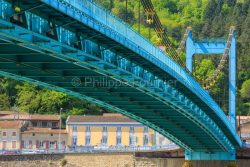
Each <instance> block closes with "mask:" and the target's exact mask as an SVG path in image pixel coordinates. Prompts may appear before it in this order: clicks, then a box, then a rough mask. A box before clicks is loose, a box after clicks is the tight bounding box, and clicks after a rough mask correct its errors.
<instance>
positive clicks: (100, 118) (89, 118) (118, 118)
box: [67, 114, 136, 123]
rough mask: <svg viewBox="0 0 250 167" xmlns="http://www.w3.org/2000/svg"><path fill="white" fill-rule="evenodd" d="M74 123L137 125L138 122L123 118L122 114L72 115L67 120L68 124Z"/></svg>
mask: <svg viewBox="0 0 250 167" xmlns="http://www.w3.org/2000/svg"><path fill="white" fill-rule="evenodd" d="M73 122H79V123H80V122H81V123H83V122H131V123H132V122H133V123H136V121H134V120H132V119H130V118H128V117H125V116H122V115H120V114H117V115H115V114H110V115H107V114H105V115H86V116H83V115H72V116H69V117H68V119H67V123H73Z"/></svg>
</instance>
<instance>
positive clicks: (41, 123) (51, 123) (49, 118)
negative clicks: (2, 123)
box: [0, 111, 60, 128]
mask: <svg viewBox="0 0 250 167" xmlns="http://www.w3.org/2000/svg"><path fill="white" fill-rule="evenodd" d="M1 113H2V112H0V115H1ZM4 113H7V112H6V111H5V112H3V113H2V116H0V120H8V121H12V120H19V121H26V122H28V125H29V126H30V127H40V128H59V123H60V116H59V115H42V114H28V113H25V112H9V113H10V114H5V115H3V114H4Z"/></svg>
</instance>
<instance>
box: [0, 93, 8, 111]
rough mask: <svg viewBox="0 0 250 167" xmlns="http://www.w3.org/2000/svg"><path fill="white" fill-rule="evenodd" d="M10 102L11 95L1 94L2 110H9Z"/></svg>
mask: <svg viewBox="0 0 250 167" xmlns="http://www.w3.org/2000/svg"><path fill="white" fill-rule="evenodd" d="M9 109H10V102H9V97H8V95H6V94H0V110H9Z"/></svg>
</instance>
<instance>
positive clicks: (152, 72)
mask: <svg viewBox="0 0 250 167" xmlns="http://www.w3.org/2000/svg"><path fill="white" fill-rule="evenodd" d="M0 2H1V3H0V5H1V6H0V75H1V76H5V77H9V78H12V79H15V80H20V81H26V82H29V83H32V84H35V85H38V86H42V87H45V88H49V89H52V90H57V91H61V92H64V93H66V94H68V95H71V96H74V97H77V98H79V99H84V100H87V101H89V102H91V103H95V104H97V105H99V106H102V107H105V108H107V109H109V110H111V111H114V112H118V113H122V114H124V115H126V116H128V117H130V118H132V119H135V120H137V121H139V122H141V123H143V124H145V125H146V126H148V127H150V128H153V129H154V130H156V131H158V132H159V133H161V134H162V135H164V136H165V137H167V138H169V139H170V140H172V141H173V142H175V143H176V144H178V145H179V146H180V147H182V148H183V149H184V150H185V151H186V153H185V157H186V159H194V160H195V159H210V160H212V159H216V160H220V159H221V160H234V159H235V151H236V149H238V148H240V147H241V146H242V142H241V140H240V138H239V136H238V134H237V132H236V130H235V125H232V124H231V123H230V120H229V119H228V118H227V117H226V115H225V114H224V113H223V111H222V110H221V108H220V107H219V106H218V105H217V104H216V103H215V101H214V100H213V99H212V98H211V97H210V95H209V94H208V93H207V92H206V91H205V90H204V89H203V88H202V87H201V86H200V85H199V83H197V82H196V81H195V80H194V78H192V76H191V75H190V74H189V73H188V72H187V71H186V70H185V69H183V68H182V67H181V66H179V65H178V64H177V63H176V62H175V61H174V60H173V59H171V58H170V57H169V56H168V55H166V54H165V53H164V52H162V51H161V50H160V49H158V48H157V47H155V46H154V45H153V44H152V43H151V42H149V41H148V40H147V39H145V38H144V37H142V36H141V35H140V34H138V33H137V32H136V31H135V30H133V29H132V28H131V27H129V26H128V25H127V24H126V23H124V22H123V21H122V20H120V19H118V18H117V17H115V16H113V15H112V14H110V13H109V12H108V11H105V10H104V9H102V8H101V7H99V6H98V5H96V4H94V3H93V2H91V1H89V0H16V1H15V0H0ZM104 78H105V79H104ZM79 79H80V80H81V83H80V82H79ZM103 80H105V81H103ZM72 81H73V83H72ZM103 82H107V83H108V82H109V83H114V82H115V83H119V84H117V85H116V86H103V85H101V83H102V84H104V83H103ZM121 83H122V84H121Z"/></svg>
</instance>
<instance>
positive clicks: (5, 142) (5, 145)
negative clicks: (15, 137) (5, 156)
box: [2, 141, 7, 149]
mask: <svg viewBox="0 0 250 167" xmlns="http://www.w3.org/2000/svg"><path fill="white" fill-rule="evenodd" d="M2 144H3V145H2V148H3V149H6V147H7V141H3V143H2Z"/></svg>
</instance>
